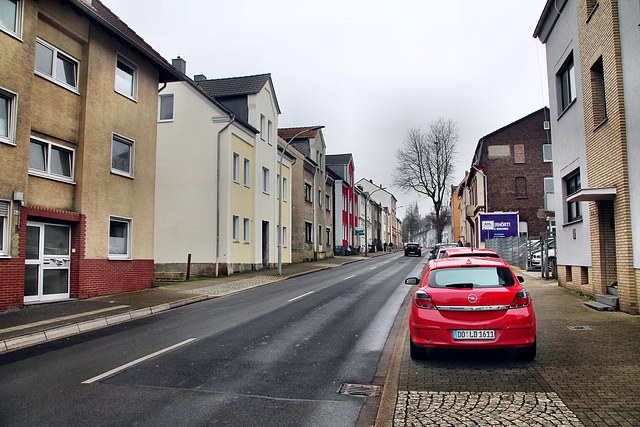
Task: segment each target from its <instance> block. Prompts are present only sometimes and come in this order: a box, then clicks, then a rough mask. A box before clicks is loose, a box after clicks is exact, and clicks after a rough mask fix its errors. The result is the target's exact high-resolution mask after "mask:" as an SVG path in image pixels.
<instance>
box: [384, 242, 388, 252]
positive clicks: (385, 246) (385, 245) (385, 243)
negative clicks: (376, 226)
mask: <svg viewBox="0 0 640 427" xmlns="http://www.w3.org/2000/svg"><path fill="white" fill-rule="evenodd" d="M384 251H385V252H387V242H384Z"/></svg>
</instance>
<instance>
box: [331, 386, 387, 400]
mask: <svg viewBox="0 0 640 427" xmlns="http://www.w3.org/2000/svg"><path fill="white" fill-rule="evenodd" d="M338 394H346V395H349V396H363V397H376V396H381V395H382V387H381V386H379V385H362V384H346V383H345V384H342V385H341V386H340V389H339V390H338Z"/></svg>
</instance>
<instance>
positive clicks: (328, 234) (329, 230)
mask: <svg viewBox="0 0 640 427" xmlns="http://www.w3.org/2000/svg"><path fill="white" fill-rule="evenodd" d="M325 230H326V232H327V246H331V229H330V228H329V227H327V228H326V229H325Z"/></svg>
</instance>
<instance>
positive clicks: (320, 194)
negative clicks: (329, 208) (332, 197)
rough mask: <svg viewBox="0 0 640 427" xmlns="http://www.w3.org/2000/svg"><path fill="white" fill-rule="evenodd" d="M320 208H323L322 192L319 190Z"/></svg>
mask: <svg viewBox="0 0 640 427" xmlns="http://www.w3.org/2000/svg"><path fill="white" fill-rule="evenodd" d="M318 206H322V190H318Z"/></svg>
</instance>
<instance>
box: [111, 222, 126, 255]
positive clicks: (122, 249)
mask: <svg viewBox="0 0 640 427" xmlns="http://www.w3.org/2000/svg"><path fill="white" fill-rule="evenodd" d="M109 259H131V219H129V218H122V217H116V216H112V217H110V218H109Z"/></svg>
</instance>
